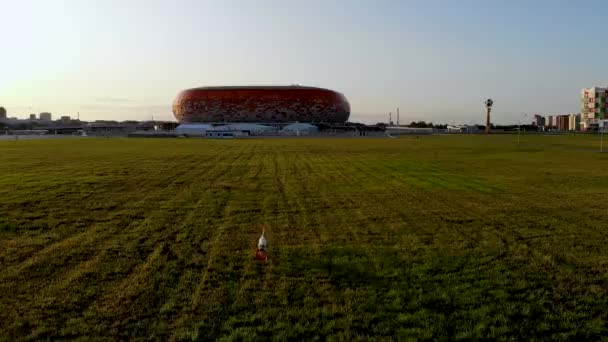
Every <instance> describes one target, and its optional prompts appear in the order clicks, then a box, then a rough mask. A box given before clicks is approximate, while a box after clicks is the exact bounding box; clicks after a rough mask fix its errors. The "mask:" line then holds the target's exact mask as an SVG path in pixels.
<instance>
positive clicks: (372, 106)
mask: <svg viewBox="0 0 608 342" xmlns="http://www.w3.org/2000/svg"><path fill="white" fill-rule="evenodd" d="M0 9H1V10H0V13H2V16H1V17H2V18H1V19H0V106H5V107H7V109H8V110H9V114H10V115H11V116H18V117H25V115H26V114H28V113H29V112H30V111H31V112H36V113H38V112H41V111H51V112H53V113H54V114H56V115H59V114H67V115H72V116H75V115H76V113H77V112H80V115H81V119H86V120H92V119H115V120H127V119H138V120H143V119H150V118H151V117H152V116H154V118H156V119H173V115H172V114H171V102H172V100H173V98H174V97H175V95H176V94H177V92H178V91H179V90H181V89H184V88H188V87H195V86H207V85H258V84H262V85H271V84H272V85H275V84H277V85H279V84H294V83H299V84H303V85H311V86H319V87H326V88H331V89H335V90H338V91H340V92H342V93H344V94H345V95H346V96H347V98H348V99H349V101H350V103H351V108H352V115H351V120H352V121H365V122H370V123H374V122H377V121H386V120H387V113H388V112H391V111H392V112H394V111H395V108H396V107H397V106H399V107H400V109H401V121H402V122H406V121H412V120H427V121H429V120H430V121H434V122H441V123H443V122H446V123H482V122H483V121H484V108H483V101H484V99H485V98H487V97H492V98H494V99H495V110H494V120H493V121H495V122H497V123H506V122H514V121H517V120H519V119H523V113H533V112H542V113H556V112H560V113H561V112H564V113H565V112H578V111H580V109H579V107H580V104H579V93H580V89H581V88H582V87H587V86H593V85H606V84H608V44H606V38H605V36H606V33H605V19H606V18H607V17H608V2H606V1H586V2H578V1H541V0H538V1H523V0H521V1H520V0H515V1H513V0H512V1H500V0H496V1H451V0H450V1H428V0H427V1H407V0H396V1H382V0H377V1H372V0H369V1H356V0H340V1H338V0H335V1H332V0H325V1H323V0H307V1H300V0H296V1H287V0H283V1H264V0H260V1H245V0H243V1H236V0H235V1H230V0H218V1H204V0H192V1H185V0H184V1H180V0H174V1H169V0H167V1H155V0H145V1H144V0H141V1H140V0H122V1H119V0H116V1H113V0H106V1H103V0H95V1H94V0H74V1H67V0H65V1H60V0H55V1H52V0H48V1H47V0H39V1H33V0H20V1H14V0H10V1H9V0H0ZM30 108H31V109H30Z"/></svg>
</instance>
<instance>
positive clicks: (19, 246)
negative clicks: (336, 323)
mask: <svg viewBox="0 0 608 342" xmlns="http://www.w3.org/2000/svg"><path fill="white" fill-rule="evenodd" d="M218 156H219V154H216V155H215V156H214V157H218ZM129 161H130V160H129ZM126 162H127V161H125V163H126ZM125 163H122V162H120V160H119V161H116V164H115V165H125ZM159 176H160V177H158V176H156V177H152V178H166V177H171V179H173V182H171V184H170V185H174V184H175V183H176V182H179V179H180V178H179V177H176V176H179V172H178V173H177V174H176V175H166V174H161V175H159ZM148 189H153V190H154V189H156V186H155V185H154V184H153V183H150V182H146V183H145V186H144V187H143V188H142V185H141V184H140V185H138V188H137V191H135V188H133V189H132V190H131V189H121V190H122V191H121V192H120V195H121V200H120V201H119V202H121V203H124V204H123V205H122V207H123V208H122V210H121V209H119V211H118V213H117V212H116V211H115V210H108V211H105V212H103V214H104V218H99V217H97V218H96V219H98V220H100V221H109V223H108V224H107V225H111V224H113V223H114V222H111V220H112V219H113V218H116V217H117V216H119V215H120V212H121V211H122V212H124V213H125V214H131V215H133V216H140V215H142V214H143V213H144V212H145V209H144V210H142V208H148V206H144V205H142V203H145V202H146V201H148V199H146V198H144V199H141V193H149V192H150V191H149V190H148ZM155 192H156V193H157V196H158V197H156V199H158V198H161V197H162V196H164V195H165V194H164V189H160V190H158V191H152V194H151V195H149V196H150V197H151V196H152V195H153V194H154V193H155ZM106 193H107V192H103V193H102V194H100V195H102V196H104V197H102V198H105V196H107V195H106ZM125 195H126V198H125ZM156 199H152V200H155V201H156ZM94 200H95V199H94V198H87V202H88V201H94ZM137 206H141V207H142V208H135V207H137ZM133 208H135V209H138V212H136V213H132V212H130V211H131V210H132V209H133ZM89 215H90V213H89ZM95 215H96V216H98V215H99V214H98V213H95ZM105 226H106V225H101V227H102V229H104V228H103V227H105ZM56 232H57V229H53V230H52V231H51V232H50V233H49V234H53V235H54V234H56ZM89 233H90V232H87V231H85V232H80V233H76V234H84V235H87V234H89ZM99 233H100V232H97V234H99ZM74 237H75V234H72V236H63V237H61V236H59V237H58V238H59V239H55V238H50V239H46V238H44V237H41V239H43V241H45V242H46V243H47V246H45V247H43V246H40V247H38V250H37V251H35V252H34V251H33V250H32V248H28V245H27V243H28V242H27V240H26V241H25V242H24V240H25V239H24V237H21V236H20V237H17V238H15V239H11V240H9V241H0V247H7V245H8V246H12V247H11V248H3V250H4V252H5V253H12V254H13V255H12V256H11V260H15V259H16V260H18V259H20V258H22V257H19V258H17V257H15V255H14V253H15V252H18V251H24V250H25V253H27V254H33V253H40V252H43V253H44V249H46V248H49V247H51V246H52V245H53V244H55V243H59V244H61V241H62V238H63V239H73V238H74ZM28 238H29V236H28ZM24 244H26V245H24ZM2 245H4V246H2ZM34 250H35V249H34ZM5 253H2V254H5ZM2 254H0V255H2ZM23 256H25V255H23ZM32 256H35V254H34V255H32Z"/></svg>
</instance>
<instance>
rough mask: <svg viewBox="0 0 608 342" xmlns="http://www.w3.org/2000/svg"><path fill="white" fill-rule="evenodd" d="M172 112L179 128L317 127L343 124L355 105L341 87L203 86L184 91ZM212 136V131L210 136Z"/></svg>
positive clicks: (249, 130)
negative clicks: (349, 101)
mask: <svg viewBox="0 0 608 342" xmlns="http://www.w3.org/2000/svg"><path fill="white" fill-rule="evenodd" d="M173 114H174V115H175V118H176V119H177V121H179V122H180V123H181V125H180V126H179V127H178V130H177V131H178V132H180V131H181V132H182V133H186V132H187V133H189V134H191V135H196V134H195V133H197V132H198V133H199V134H200V135H205V134H206V132H207V131H216V132H217V131H231V132H233V131H241V132H247V133H248V134H251V133H256V132H257V133H260V132H267V133H268V132H272V131H279V130H280V131H285V132H288V131H297V132H300V131H302V132H305V131H306V132H308V131H315V130H316V129H317V127H318V126H319V125H336V124H337V125H341V124H344V123H345V122H346V121H347V120H348V117H349V116H350V104H349V103H348V100H347V99H346V97H345V96H344V95H343V94H341V93H339V92H336V91H333V90H329V89H323V88H315V87H305V86H300V85H292V86H228V87H200V88H192V89H187V90H184V91H182V92H180V93H179V94H178V95H177V98H176V99H175V101H174V102H173ZM206 135H207V136H209V134H206Z"/></svg>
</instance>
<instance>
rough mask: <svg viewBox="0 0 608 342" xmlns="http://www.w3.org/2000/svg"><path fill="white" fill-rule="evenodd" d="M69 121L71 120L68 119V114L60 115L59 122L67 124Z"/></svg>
mask: <svg viewBox="0 0 608 342" xmlns="http://www.w3.org/2000/svg"><path fill="white" fill-rule="evenodd" d="M70 121H71V119H70V117H69V116H62V117H61V123H63V124H69V123H70Z"/></svg>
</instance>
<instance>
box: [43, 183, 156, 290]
mask: <svg viewBox="0 0 608 342" xmlns="http://www.w3.org/2000/svg"><path fill="white" fill-rule="evenodd" d="M165 196H166V194H165ZM154 202H157V200H156V199H155V200H154ZM137 207H139V206H136V208H137ZM162 217H163V213H162V212H160V211H157V212H154V213H153V215H152V216H150V217H148V219H150V220H157V219H159V218H160V219H162ZM142 224H145V221H144V222H143V223H142ZM133 225H135V224H131V226H133ZM135 230H136V231H137V228H135ZM139 235H140V232H135V233H134V234H133V236H134V237H135V238H136V237H137V236H139ZM143 235H144V236H145V234H143ZM119 236H125V233H122V234H119ZM113 241H119V239H117V238H114V239H113ZM133 241H139V240H137V239H133ZM106 245H107V244H106ZM107 250H108V249H107V248H102V249H101V253H102V254H103V253H104V252H106V251H107ZM42 261H44V260H42ZM84 263H86V266H87V267H90V266H91V263H92V264H95V261H92V262H91V261H90V260H89V261H85V262H84ZM80 266H85V265H82V263H81V264H80V265H78V266H77V268H76V269H74V270H73V272H75V274H74V276H75V278H74V279H78V275H79V274H81V273H80V270H79V268H80ZM68 273H69V272H68ZM85 274H86V273H85ZM68 277H70V276H69V275H68Z"/></svg>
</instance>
